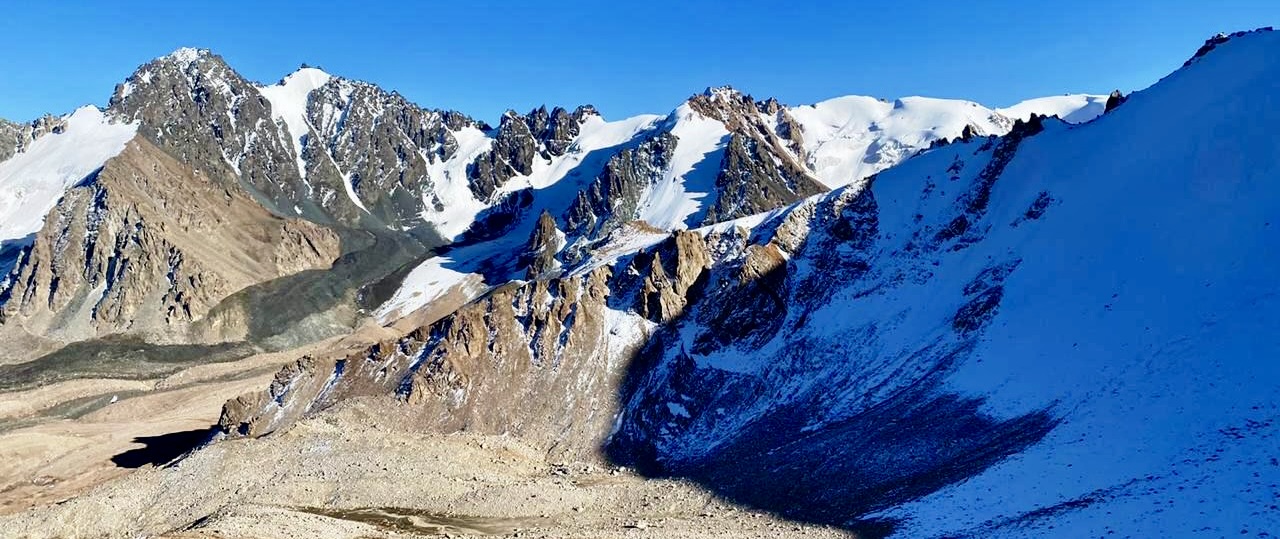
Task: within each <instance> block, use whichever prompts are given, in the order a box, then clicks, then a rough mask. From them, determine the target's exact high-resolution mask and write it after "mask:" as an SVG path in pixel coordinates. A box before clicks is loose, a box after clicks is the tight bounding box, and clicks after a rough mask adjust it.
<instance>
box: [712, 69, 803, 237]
mask: <svg viewBox="0 0 1280 539" xmlns="http://www.w3.org/2000/svg"><path fill="white" fill-rule="evenodd" d="M688 103H689V106H690V107H691V108H693V109H694V110H696V111H698V113H700V114H702V115H703V116H704V117H707V118H713V119H716V120H719V121H721V122H723V123H724V125H725V128H726V129H728V131H729V133H730V134H731V135H730V139H729V143H728V145H727V146H726V147H725V151H724V157H723V158H722V159H721V162H720V171H719V173H718V174H717V175H716V181H715V188H716V199H715V202H714V204H713V205H712V206H711V207H710V208H709V209H708V211H707V213H706V216H705V217H704V219H703V221H702V224H712V223H718V222H722V221H728V220H731V219H736V218H738V217H745V216H747V215H753V214H756V213H760V212H763V211H768V210H772V209H776V208H779V207H782V206H785V205H787V204H790V203H792V202H795V201H797V200H800V199H802V198H805V197H807V196H811V195H816V194H819V193H824V192H826V191H827V188H826V187H825V186H823V185H822V184H821V183H820V182H818V180H817V179H815V178H814V177H813V175H812V174H811V173H810V172H809V170H808V169H807V168H806V167H805V166H804V165H803V164H802V163H804V158H803V155H804V152H803V147H802V144H803V129H802V128H801V127H800V124H799V123H798V122H796V121H795V119H794V118H792V117H791V115H790V114H788V113H787V111H786V109H785V108H784V107H782V106H781V105H780V104H779V103H778V102H777V100H773V99H770V100H767V101H764V102H762V103H756V102H755V100H753V99H752V98H751V96H749V95H746V94H743V93H741V92H738V91H736V90H733V89H732V88H728V87H725V88H712V89H708V90H707V91H706V92H704V93H702V94H700V95H696V96H694V97H692V98H690V99H689V102H688ZM770 123H772V124H774V125H770Z"/></svg>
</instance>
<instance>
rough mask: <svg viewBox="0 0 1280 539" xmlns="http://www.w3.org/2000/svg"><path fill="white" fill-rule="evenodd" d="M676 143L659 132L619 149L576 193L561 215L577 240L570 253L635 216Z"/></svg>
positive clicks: (671, 137) (664, 167)
mask: <svg viewBox="0 0 1280 539" xmlns="http://www.w3.org/2000/svg"><path fill="white" fill-rule="evenodd" d="M676 144H678V141H677V140H676V138H675V137H674V136H672V135H671V134H670V133H662V134H659V135H657V136H654V137H653V138H649V139H646V140H645V141H643V142H641V143H640V145H639V146H637V147H635V148H628V149H625V150H622V151H621V152H619V153H618V154H617V155H615V156H613V157H612V158H610V159H609V162H608V164H607V165H605V168H604V171H603V172H601V173H600V176H599V177H597V178H596V179H595V181H593V182H592V183H591V185H590V186H589V187H587V188H586V189H584V190H582V191H579V192H578V194H577V198H575V199H574V201H573V204H572V205H570V206H569V209H568V210H566V211H565V213H564V218H563V219H564V222H565V223H566V233H567V234H569V235H570V236H573V237H575V238H578V239H579V241H580V243H578V244H575V246H574V247H575V248H576V251H575V252H573V253H571V255H572V256H575V257H581V256H582V255H583V251H584V250H585V249H586V248H587V247H588V246H589V245H590V243H591V242H592V241H594V240H598V239H600V238H604V237H605V236H608V235H609V233H610V232H613V231H614V230H616V229H617V228H618V227H620V226H622V225H623V224H625V223H627V222H628V221H631V220H634V219H636V218H638V217H639V214H638V210H639V204H640V200H641V196H642V195H643V194H644V193H645V191H646V190H647V189H649V188H650V187H651V186H652V185H654V184H656V183H657V182H658V181H659V179H661V177H662V175H663V173H664V171H665V170H666V169H667V167H669V166H670V164H671V154H672V152H673V151H674V150H675V147H676Z"/></svg>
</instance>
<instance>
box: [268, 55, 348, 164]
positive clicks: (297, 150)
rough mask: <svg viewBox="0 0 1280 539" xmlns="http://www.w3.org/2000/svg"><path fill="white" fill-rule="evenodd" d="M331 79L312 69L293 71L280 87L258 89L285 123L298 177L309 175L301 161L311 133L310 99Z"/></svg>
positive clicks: (272, 110) (274, 113) (275, 114)
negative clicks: (296, 160) (308, 98)
mask: <svg viewBox="0 0 1280 539" xmlns="http://www.w3.org/2000/svg"><path fill="white" fill-rule="evenodd" d="M332 78H333V76H332V75H329V74H328V73H325V72H324V71H321V70H319V69H316V68H313V67H309V68H302V69H299V70H297V71H295V72H293V73H292V74H290V75H289V76H287V77H285V78H284V80H282V81H280V83H279V84H276V85H274V86H264V87H261V88H258V91H259V92H262V96H263V97H265V98H267V101H270V102H271V113H272V115H274V116H275V117H276V118H277V119H279V120H280V121H282V122H284V124H285V127H286V129H287V131H288V133H289V137H290V142H291V143H292V144H293V149H294V155H295V156H297V158H298V174H300V175H302V177H304V178H305V177H306V176H307V165H306V162H305V161H303V159H302V147H303V142H304V141H305V139H306V137H307V136H309V135H310V134H311V125H310V122H308V121H307V96H309V95H311V92H313V91H315V90H316V89H317V88H319V87H321V86H324V84H325V83H327V82H329V80H330V79H332Z"/></svg>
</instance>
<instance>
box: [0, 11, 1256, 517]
mask: <svg viewBox="0 0 1280 539" xmlns="http://www.w3.org/2000/svg"><path fill="white" fill-rule="evenodd" d="M1277 88H1280V34H1276V33H1274V32H1272V31H1271V30H1270V29H1260V30H1257V31H1253V32H1238V33H1235V34H1223V35H1219V36H1215V37H1213V38H1212V39H1210V40H1209V41H1207V42H1206V44H1205V45H1204V47H1202V48H1201V49H1200V50H1199V51H1196V52H1195V53H1194V56H1193V57H1192V58H1191V59H1190V60H1188V61H1187V62H1186V64H1185V65H1183V66H1182V67H1181V68H1179V69H1177V70H1176V71H1175V72H1173V73H1172V74H1170V75H1168V76H1166V77H1165V78H1163V79H1161V80H1160V81H1159V82H1157V83H1156V84H1154V85H1153V86H1151V87H1149V88H1147V89H1145V90H1140V91H1137V92H1134V93H1131V94H1128V95H1126V94H1123V93H1121V92H1119V91H1117V92H1113V93H1111V94H1110V95H1066V96H1056V97H1047V98H1041V99H1032V100H1028V101H1025V102H1023V103H1020V104H1018V105H1015V106H1013V107H1008V108H1001V109H993V108H988V107H985V106H982V105H979V104H978V103H974V102H970V101H962V100H947V99H933V98H924V97H906V98H901V99H896V100H887V99H878V98H872V97H863V96H845V97H836V98H833V99H830V100H827V101H822V102H819V103H816V104H810V105H787V104H784V103H782V102H781V101H780V100H778V99H775V98H763V99H761V98H757V97H753V96H751V95H749V94H747V93H745V92H742V91H740V90H737V89H734V88H731V87H711V88H708V89H706V90H705V91H702V92H699V93H696V94H694V95H692V96H690V97H689V98H688V99H687V100H685V101H684V102H682V103H679V104H677V105H676V106H675V107H674V108H673V109H671V110H670V111H669V112H667V113H665V114H647V115H639V116H634V117H630V118H623V119H607V118H606V116H605V115H604V112H607V111H604V112H602V111H598V110H597V109H596V108H595V107H593V106H591V105H569V106H554V107H550V108H548V107H547V106H539V107H537V108H534V109H532V110H531V111H529V112H527V113H520V112H517V111H514V110H508V111H507V112H505V113H504V114H502V115H501V117H500V118H499V119H498V120H497V122H496V125H493V124H490V123H487V122H485V121H483V120H480V119H476V118H473V117H470V116H468V115H466V114H464V113H461V112H457V111H452V110H445V109H436V108H425V107H422V106H420V105H418V104H415V103H414V102H412V101H410V100H409V99H407V98H406V97H404V96H402V95H400V94H399V93H397V92H395V91H389V90H386V89H384V88H382V87H380V86H378V85H376V84H373V83H369V82H363V81H358V80H353V79H348V78H344V77H342V76H339V75H332V74H330V73H327V72H325V71H323V70H321V69H318V68H313V67H306V66H304V67H302V68H300V69H299V70H298V71H296V72H294V73H291V74H289V75H287V76H285V77H284V78H283V79H281V80H280V81H278V82H275V83H260V82H255V81H251V80H249V79H247V78H245V77H244V76H242V75H241V74H240V73H238V72H237V71H236V70H235V69H234V68H233V67H232V66H231V65H229V64H228V63H227V62H226V61H224V59H223V58H222V57H220V56H218V55H217V54H215V53H214V52H212V51H209V50H203V49H180V50H178V51H175V52H173V53H171V54H169V55H166V56H162V57H159V58H156V59H154V60H152V61H150V62H147V63H146V64H144V65H142V66H141V67H139V68H137V70H136V71H135V72H134V73H133V74H132V75H130V76H128V77H127V78H126V79H125V80H124V81H123V82H121V83H120V84H119V85H117V86H116V87H115V90H114V92H113V93H112V94H111V96H110V101H109V103H108V104H107V106H106V107H105V108H101V109H99V108H97V107H92V106H90V107H85V108H82V109H79V110H77V111H75V112H73V113H71V114H68V115H65V116H60V117H58V116H46V117H43V118H40V119H38V120H36V121H33V122H26V123H15V122H7V121H0V462H2V463H0V536H3V537H144V536H145V537H174V538H179V537H181V538H191V537H296V536H302V535H309V536H316V537H326V538H327V537H351V538H355V537H416V536H451V537H452V536H463V535H498V536H511V537H544V536H545V537H615V536H628V537H630V536H652V537H743V536H779V537H789V536H812V537H845V536H854V537H887V536H893V537H1027V536H1063V537H1082V536H1109V535H1124V536H1138V537H1151V536H1166V535H1180V534H1182V533H1193V534H1194V535H1203V536H1215V537H1217V536H1226V535H1231V536H1236V535H1246V536H1257V537H1267V536H1270V535H1268V534H1274V533H1280V516H1277V515H1280V512H1277V511H1276V506H1275V503H1276V499H1277V498H1278V497H1280V490H1277V486H1276V484H1277V482H1280V466H1277V464H1276V458H1277V457H1278V456H1280V455H1277V454H1276V448H1277V447H1280V386H1277V384H1276V383H1275V382H1276V380H1278V379H1280V371H1278V370H1277V369H1280V367H1278V365H1280V363H1277V362H1275V361H1272V360H1271V359H1272V358H1274V357H1275V355H1276V353H1277V352H1280V341H1277V339H1276V338H1275V335H1276V334H1277V332H1276V331H1275V330H1276V323H1275V322H1274V320H1276V319H1277V318H1278V317H1280V301H1277V298H1280V283H1278V282H1277V280H1276V279H1275V277H1274V268H1275V267H1277V265H1280V259H1277V257H1280V250H1278V249H1276V248H1275V247H1276V237H1277V236H1276V223H1275V222H1274V221H1275V219H1276V217H1277V216H1278V215H1280V186H1277V185H1276V182H1275V180H1276V179H1277V178H1280V152H1278V151H1277V149H1278V148H1280V145H1278V144H1277V140H1280V139H1277V137H1276V136H1275V135H1273V134H1272V131H1274V129H1273V126H1274V125H1276V124H1277V123H1278V122H1280V117H1278V115H1280V109H1278V108H1277V107H1275V106H1273V105H1274V103H1273V101H1274V100H1273V96H1274V95H1275V91H1276V90H1277ZM522 110H523V109H522ZM139 446H140V447H139Z"/></svg>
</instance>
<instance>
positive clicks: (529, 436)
mask: <svg viewBox="0 0 1280 539" xmlns="http://www.w3.org/2000/svg"><path fill="white" fill-rule="evenodd" d="M610 276H611V272H610V270H609V269H607V268H599V269H596V270H594V271H591V272H589V273H586V274H581V275H576V276H572V277H566V278H559V279H551V280H543V281H532V282H528V283H525V284H521V285H512V286H506V287H502V288H499V289H497V290H495V291H494V292H492V293H491V294H489V295H487V296H486V297H484V298H483V299H481V300H479V301H476V302H473V303H471V304H468V305H466V306H464V307H462V308H461V309H459V310H458V311H457V312H455V313H453V314H451V315H449V316H448V317H446V318H445V319H443V320H440V321H439V322H436V323H434V324H432V325H430V326H427V327H423V328H421V329H419V330H417V331H414V332H412V333H411V334H409V335H408V336H406V337H404V338H403V339H398V340H394V341H387V342H384V343H380V344H378V345H375V346H372V347H370V348H369V349H368V350H365V351H362V352H357V353H354V354H350V355H348V356H346V357H342V358H337V359H333V360H326V361H317V360H315V359H310V358H308V359H304V360H303V361H300V362H298V363H296V364H293V365H291V366H289V367H287V368H286V369H284V370H282V371H281V373H280V374H279V375H278V376H277V378H276V381H275V383H273V384H272V386H271V387H270V388H268V390H266V391H263V392H261V393H257V394H252V395H246V396H244V397H242V398H240V399H237V400H235V401H233V402H231V403H228V405H227V406H226V407H224V409H223V414H222V420H221V422H220V426H221V428H222V429H223V430H224V431H225V432H227V433H230V434H234V435H240V436H258V435H262V434H266V433H269V432H273V431H275V430H277V429H281V428H286V427H287V426H288V425H289V424H290V423H291V422H292V421H293V420H294V419H296V418H297V417H299V416H301V415H303V414H306V413H309V412H314V411H317V410H321V409H324V408H325V407H327V406H329V405H331V404H333V403H334V402H337V401H340V400H343V399H347V398H352V397H357V396H373V395H387V394H394V395H397V396H398V398H400V399H401V400H403V401H404V402H406V403H409V404H410V405H411V406H413V407H414V408H413V410H414V413H413V414H412V418H411V419H410V421H412V422H413V423H414V425H413V428H422V429H429V430H439V431H444V432H452V431H458V430H468V431H473V432H488V433H510V434H513V435H518V436H520V437H521V438H522V439H524V440H529V441H530V442H531V443H534V444H537V445H539V446H540V447H543V448H545V449H546V450H548V451H549V452H551V453H553V454H557V455H568V456H572V457H580V458H591V457H592V455H593V454H594V453H595V449H594V448H592V447H591V446H590V444H583V443H581V441H582V440H590V439H599V438H600V437H603V436H605V435H607V433H608V431H609V426H610V423H611V421H612V419H613V417H614V413H615V411H616V402H615V399H613V397H612V396H611V392H612V391H613V390H614V389H616V388H617V387H618V386H619V384H620V383H621V377H622V376H623V374H624V372H625V371H624V369H625V367H626V361H625V359H626V358H627V357H629V354H628V352H629V351H630V350H631V349H632V348H634V347H635V346H636V345H637V343H623V342H618V341H617V340H615V339H613V338H611V332H613V331H619V330H623V331H631V330H629V329H627V328H626V327H618V326H617V322H618V319H617V318H616V317H615V314H611V311H610V309H609V307H608V302H609V295H610V292H609V287H608V284H607V283H608V282H609V280H610V278H611V277H610ZM634 330H635V331H641V332H643V331H644V329H643V328H642V327H640V326H636V327H635V328H634ZM544 395H561V396H565V398H563V399H560V398H556V399H546V398H543V396H544ZM497 410H501V412H500V413H496V412H495V411H497ZM419 412H421V413H419Z"/></svg>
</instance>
